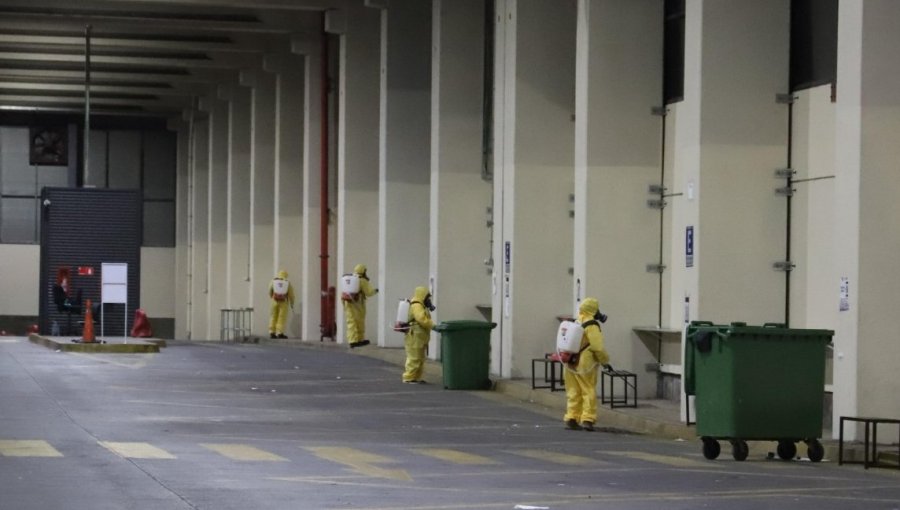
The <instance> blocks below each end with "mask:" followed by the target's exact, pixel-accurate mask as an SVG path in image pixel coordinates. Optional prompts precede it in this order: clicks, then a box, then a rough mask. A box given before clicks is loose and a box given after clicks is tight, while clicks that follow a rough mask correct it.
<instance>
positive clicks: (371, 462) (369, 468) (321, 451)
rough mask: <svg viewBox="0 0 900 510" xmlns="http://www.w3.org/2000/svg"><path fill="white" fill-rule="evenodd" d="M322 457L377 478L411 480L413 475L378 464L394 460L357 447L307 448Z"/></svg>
mask: <svg viewBox="0 0 900 510" xmlns="http://www.w3.org/2000/svg"><path fill="white" fill-rule="evenodd" d="M307 450H309V451H311V452H312V453H313V454H315V456H316V457H319V458H320V459H325V460H328V461H331V462H336V463H338V464H343V465H345V466H347V467H349V468H350V469H352V470H353V471H356V472H357V473H360V474H363V475H366V476H372V477H375V478H387V479H390V480H401V481H405V482H411V481H412V477H410V476H409V473H407V472H406V471H405V470H403V469H386V468H383V467H379V466H376V464H390V463H393V462H394V461H393V460H392V459H389V458H387V457H383V456H381V455H376V454H374V453H369V452H364V451H362V450H357V449H355V448H343V447H331V446H320V447H311V448H307Z"/></svg>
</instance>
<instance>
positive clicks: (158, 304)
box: [140, 247, 183, 338]
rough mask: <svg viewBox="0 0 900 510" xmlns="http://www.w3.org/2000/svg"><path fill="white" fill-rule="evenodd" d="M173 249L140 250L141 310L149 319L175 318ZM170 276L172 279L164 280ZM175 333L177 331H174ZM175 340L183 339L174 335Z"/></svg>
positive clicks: (145, 248)
mask: <svg viewBox="0 0 900 510" xmlns="http://www.w3.org/2000/svg"><path fill="white" fill-rule="evenodd" d="M174 267H175V248H148V247H143V248H141V296H140V299H141V308H143V309H144V311H145V312H146V313H147V317H150V318H171V317H175V316H176V311H175V301H174V300H173V299H172V296H173V295H175V278H174V277H175V276H176V275H174V274H172V273H173V271H172V269H173V268H174ZM164 276H172V278H164ZM176 333H178V331H177V330H176ZM176 338H183V337H181V336H178V335H176Z"/></svg>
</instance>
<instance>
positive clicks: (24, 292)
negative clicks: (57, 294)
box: [0, 244, 41, 316]
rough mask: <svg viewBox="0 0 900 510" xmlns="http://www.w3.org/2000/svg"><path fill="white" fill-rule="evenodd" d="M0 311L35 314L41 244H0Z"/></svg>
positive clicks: (10, 313) (12, 313)
mask: <svg viewBox="0 0 900 510" xmlns="http://www.w3.org/2000/svg"><path fill="white" fill-rule="evenodd" d="M0 260H2V261H3V263H2V264H0V282H3V289H4V290H3V292H0V315H33V316H37V315H38V307H39V304H38V303H39V301H38V300H39V298H38V279H39V278H40V273H41V247H40V246H39V245H36V244H0Z"/></svg>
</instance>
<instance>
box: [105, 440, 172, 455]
mask: <svg viewBox="0 0 900 510" xmlns="http://www.w3.org/2000/svg"><path fill="white" fill-rule="evenodd" d="M97 442H98V443H99V444H100V446H102V447H104V448H106V449H107V450H109V451H111V452H113V453H115V454H116V455H118V456H120V457H124V458H126V459H174V458H175V456H174V455H172V454H171V453H169V452H167V451H165V450H163V449H161V448H157V447H155V446H153V445H151V444H149V443H116V442H112V441H97Z"/></svg>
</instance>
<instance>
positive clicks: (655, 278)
mask: <svg viewBox="0 0 900 510" xmlns="http://www.w3.org/2000/svg"><path fill="white" fill-rule="evenodd" d="M662 28H663V2H662V0H652V1H645V2H633V1H630V0H593V1H591V0H580V1H579V2H578V32H577V34H578V46H577V50H576V55H577V57H578V59H577V60H578V62H577V70H576V76H577V83H576V98H577V103H576V104H577V108H576V112H577V114H576V118H575V147H576V149H575V158H576V159H575V191H574V193H575V202H574V211H575V221H574V224H575V237H574V242H575V253H574V256H575V271H574V275H573V288H574V290H575V299H574V300H572V301H570V302H571V303H572V304H571V305H570V307H569V309H570V310H574V309H575V307H577V304H578V302H579V301H580V299H582V298H584V297H586V296H592V297H596V298H597V299H598V300H599V302H600V307H601V310H602V311H603V312H604V313H606V314H608V315H609V316H610V317H612V318H613V320H611V321H610V322H609V323H608V324H606V325H604V327H603V330H604V337H605V342H606V348H607V350H608V351H609V353H610V356H611V358H612V359H611V361H612V363H613V365H614V366H616V367H617V368H618V367H622V368H624V369H627V370H632V371H637V372H638V373H640V374H641V379H642V380H644V381H652V380H653V379H651V378H647V377H652V378H655V377H656V374H655V373H654V372H650V373H646V374H645V368H644V367H645V366H646V364H647V363H652V362H655V361H656V355H657V339H656V337H655V336H654V337H653V338H647V339H643V338H639V337H637V335H636V334H635V333H633V332H632V328H633V327H634V326H651V325H653V326H655V325H657V315H658V313H657V303H658V299H657V296H658V290H659V273H648V272H647V270H646V265H647V264H651V263H657V262H658V259H659V242H660V241H659V229H660V224H659V210H657V209H652V208H649V207H648V206H647V199H648V195H647V189H648V186H649V185H650V184H658V183H659V182H660V162H661V154H660V133H661V127H662V126H661V118H660V117H656V116H653V115H651V109H652V107H654V106H659V105H660V101H661V98H662V75H663V71H662V58H663V53H662V49H663V42H662ZM638 33H639V34H641V37H634V34H638ZM544 315H546V314H544ZM541 318H542V319H544V320H546V317H541ZM642 340H646V342H643V341H642ZM639 389H640V391H641V396H642V397H655V396H656V386H655V385H654V384H642V385H640V386H639Z"/></svg>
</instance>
